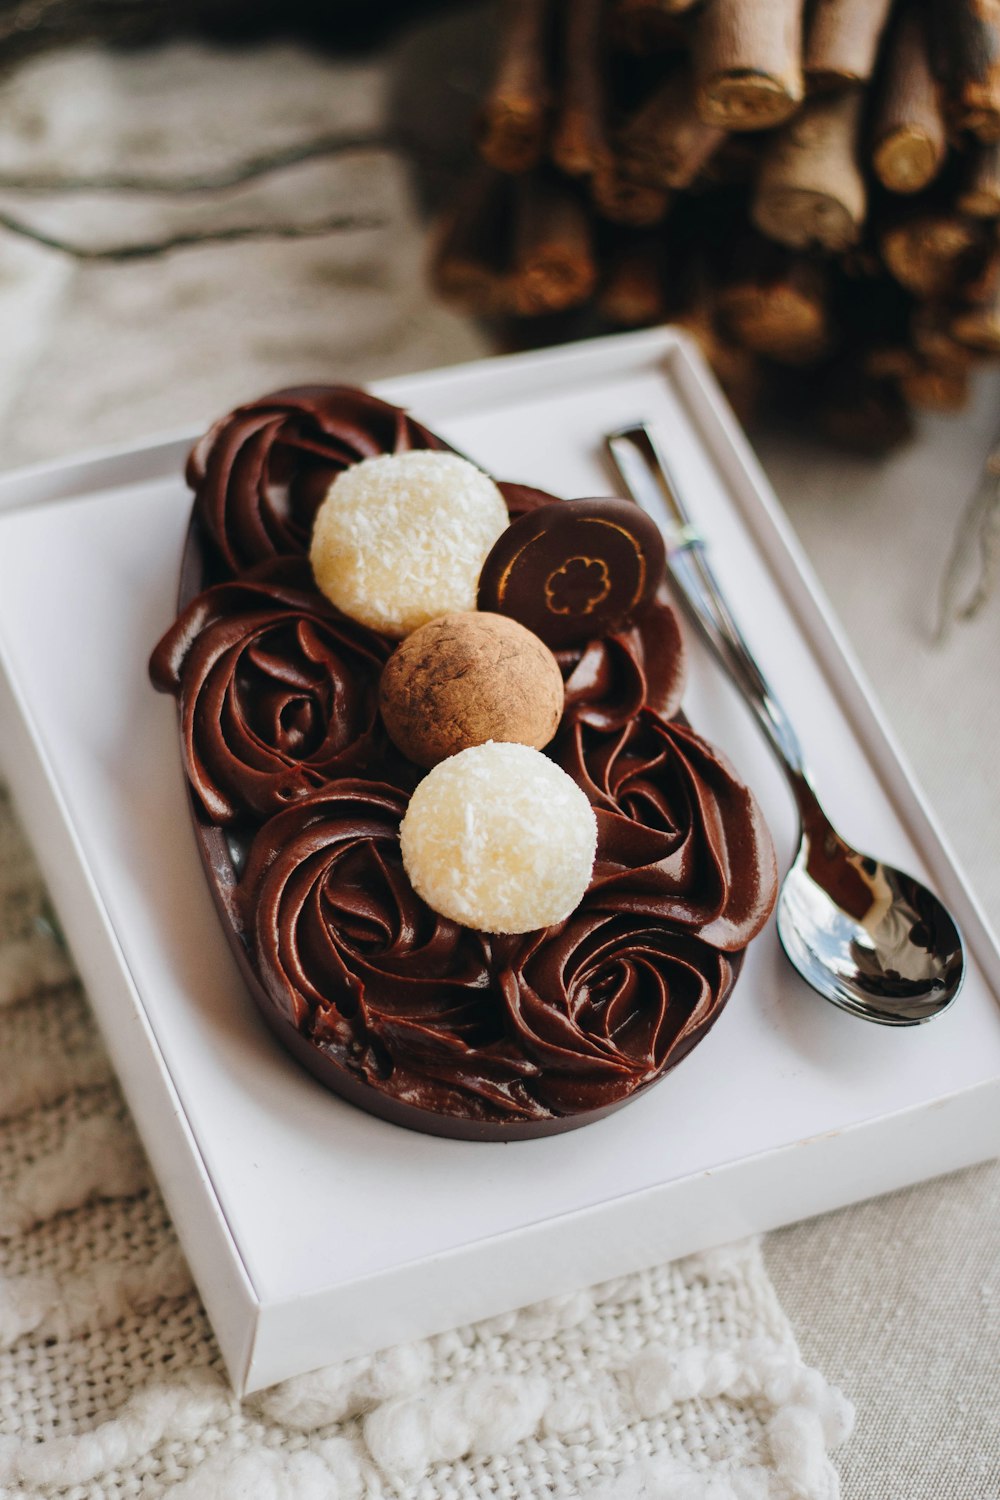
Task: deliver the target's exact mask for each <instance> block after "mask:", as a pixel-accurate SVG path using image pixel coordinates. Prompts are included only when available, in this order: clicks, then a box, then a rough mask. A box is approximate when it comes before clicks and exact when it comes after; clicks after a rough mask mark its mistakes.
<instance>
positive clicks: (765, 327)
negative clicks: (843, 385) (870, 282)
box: [716, 243, 833, 365]
mask: <svg viewBox="0 0 1000 1500" xmlns="http://www.w3.org/2000/svg"><path fill="white" fill-rule="evenodd" d="M733 260H734V264H735V265H737V266H738V269H736V270H734V271H732V272H731V273H730V275H729V276H728V277H727V279H726V280H725V281H724V282H723V283H722V285H721V286H720V287H719V290H718V293H717V298H716V302H717V307H718V313H719V320H720V323H721V324H722V327H723V328H724V329H726V330H728V332H729V333H730V334H731V335H732V336H733V338H734V339H735V340H736V342H737V343H739V344H743V345H745V347H746V348H748V349H752V350H754V352H755V353H757V354H764V355H766V356H767V357H768V358H769V359H774V360H777V361H779V363H781V364H789V365H810V364H816V363H817V362H818V361H819V360H821V359H823V358H825V357H826V356H828V355H829V353H830V351H831V349H832V347H833V330H832V327H831V321H830V288H829V275H828V273H827V269H826V266H825V265H823V264H820V263H818V262H816V261H813V260H806V259H804V258H803V257H802V256H799V255H791V254H789V252H788V251H785V250H780V249H778V248H777V247H776V246H773V245H770V244H767V243H765V244H763V245H760V244H753V245H750V246H748V247H745V246H740V247H739V248H738V250H737V252H736V253H735V254H734V257H733Z"/></svg>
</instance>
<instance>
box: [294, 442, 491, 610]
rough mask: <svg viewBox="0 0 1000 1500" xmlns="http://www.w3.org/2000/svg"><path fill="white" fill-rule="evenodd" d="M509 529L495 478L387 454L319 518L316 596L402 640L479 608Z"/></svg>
mask: <svg viewBox="0 0 1000 1500" xmlns="http://www.w3.org/2000/svg"><path fill="white" fill-rule="evenodd" d="M507 525H508V515H507V507H506V505H505V504H504V499H503V496H502V495H501V493H500V491H499V489H498V488H497V486H496V485H495V484H494V483H493V480H492V479H490V478H489V476H488V475H486V474H484V473H483V472H482V470H480V469H477V468H476V466H475V465H474V464H470V463H469V461H468V460H467V459H464V458H459V457H458V455H457V454H455V453H437V452H431V451H425V450H423V449H417V450H414V451H412V452H409V453H386V454H381V455H380V456H379V457H377V458H366V459H363V460H362V461H361V463H358V464H352V466H351V467H350V468H349V469H345V470H344V472H343V473H342V474H338V475H337V477H336V479H335V480H334V481H333V484H332V485H331V486H330V489H329V491H328V492H327V495H326V498H325V499H324V500H323V502H322V504H321V505H320V508H319V510H318V511H317V513H316V520H315V523H314V525H313V534H312V545H311V547H310V551H309V559H310V562H311V563H312V568H313V574H314V576H315V579H316V584H317V587H318V588H319V589H320V590H321V591H322V593H324V594H325V595H326V597H327V598H328V599H329V600H330V602H331V603H332V604H335V605H336V606H337V608H338V609H339V610H342V611H343V613H344V614H345V615H350V617H351V619H353V620H359V621H360V622H361V624H363V625H368V626H370V627H371V628H372V629H374V630H379V631H382V632H383V633H384V634H385V635H390V636H394V637H402V636H404V635H408V634H409V633H410V631H411V630H416V629H417V627H418V626H420V625H424V624H426V623H427V621H428V620H433V619H435V618H436V617H437V616H438V615H444V614H450V613H452V612H453V611H455V610H471V609H475V607H476V587H477V584H478V582H479V574H480V572H481V570H482V566H483V563H484V562H485V561H486V555H487V553H488V552H489V551H490V548H491V547H492V546H493V543H494V542H495V541H496V539H497V537H498V536H499V535H500V533H501V532H502V531H505V530H506V528H507Z"/></svg>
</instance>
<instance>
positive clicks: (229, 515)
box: [187, 386, 447, 573]
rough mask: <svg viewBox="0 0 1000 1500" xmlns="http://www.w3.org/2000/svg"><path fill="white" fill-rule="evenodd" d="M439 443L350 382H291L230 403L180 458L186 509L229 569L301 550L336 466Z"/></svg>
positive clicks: (235, 570)
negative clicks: (184, 460)
mask: <svg viewBox="0 0 1000 1500" xmlns="http://www.w3.org/2000/svg"><path fill="white" fill-rule="evenodd" d="M446 447H447V444H446V443H444V442H442V440H441V439H440V438H438V437H436V436H435V435H434V433H432V432H431V431H429V429H428V428H426V427H424V426H422V424H421V423H420V422H415V421H414V420H413V418H412V417H410V416H408V415H407V413H406V412H404V411H402V410H400V408H399V407H396V406H390V405H389V404H388V403H387V402H385V401H380V400H379V399H378V397H377V396H372V395H369V393H368V392H367V391H361V390H355V389H353V388H352V387H349V386H296V387H293V388H291V389H289V390H283V391H274V392H273V393H272V394H271V395H268V396H263V397H262V398H261V399H260V400H259V401H250V402H248V403H247V404H246V405H245V406H239V407H237V408H236V410H235V411H234V412H231V413H230V414H229V416H226V417H223V418H222V420H221V421H219V422H216V423H215V425H214V426H213V427H211V428H210V429H209V431H208V432H207V433H206V434H205V436H204V437H203V438H202V439H201V441H200V442H198V443H196V444H195V446H194V448H193V449H192V451H191V456H190V458H189V459H188V464H187V481H188V484H189V485H190V486H191V488H192V489H193V490H194V492H195V513H196V515H197V516H198V518H199V520H200V521H201V524H202V526H203V527H204V529H205V532H206V533H207V535H208V536H209V537H210V538H211V540H212V542H213V543H214V545H215V548H216V550H217V552H218V555H219V557H220V558H221V560H222V561H223V563H224V564H225V566H226V567H227V568H228V570H229V571H230V572H231V573H241V572H243V571H245V570H246V569H247V568H250V567H252V566H253V565H254V564H256V563H259V562H262V561H265V560H266V559H268V558H272V557H284V556H288V555H297V554H301V553H303V552H305V551H306V548H307V547H308V544H309V534H310V531H311V528H312V521H313V517H314V515H315V513H316V509H317V507H318V506H319V503H320V501H321V500H322V499H323V496H324V495H325V494H326V492H327V490H328V489H329V487H330V485H331V483H332V482H333V480H334V479H335V478H336V476H337V475H338V474H339V473H340V472H341V470H342V469H345V468H347V466H348V465H349V464H353V463H357V462H358V461H359V459H363V458H373V457H375V456H376V455H377V454H380V453H402V452H406V451H407V450H409V449H411V448H442V449H443V448H446Z"/></svg>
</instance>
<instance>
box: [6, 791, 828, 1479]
mask: <svg viewBox="0 0 1000 1500" xmlns="http://www.w3.org/2000/svg"><path fill="white" fill-rule="evenodd" d="M45 910H46V908H45V892H44V888H43V886H42V884H41V881H40V879H39V877H38V875H37V872H36V871H35V868H34V865H33V863H32V861H31V858H30V855H29V853H28V850H27V849H26V847H25V846H24V843H23V841H22V840H21V838H20V835H19V833H18V831H17V828H16V825H15V823H14V821H13V818H12V815H11V810H10V806H9V803H8V800H7V798H6V795H4V794H2V793H0V1058H2V1060H3V1061H2V1068H0V1494H2V1495H3V1496H4V1497H5V1500H26V1497H28V1496H31V1497H41V1496H46V1497H49V1496H52V1497H54V1496H60V1497H66V1500H98V1497H100V1500H124V1497H126V1496H143V1497H149V1500H155V1497H158V1496H170V1497H171V1500H202V1497H205V1500H238V1497H240V1500H242V1497H250V1496H252V1497H254V1500H272V1497H273V1500H279V1497H281V1500H284V1497H288V1500H348V1497H362V1496H383V1495H384V1496H387V1497H399V1500H402V1497H412V1500H472V1497H476V1500H504V1497H508V1496H509V1497H514V1496H518V1497H520V1496H553V1497H556V1496H567V1497H568V1496H578V1495H579V1496H589V1497H593V1500H638V1497H639V1496H643V1497H646V1500H657V1497H661V1496H662V1497H663V1500H668V1497H669V1500H785V1497H788V1500H792V1497H797V1500H833V1497H834V1496H836V1495H837V1494H838V1493H839V1490H838V1484H837V1477H836V1474H835V1472H834V1470H833V1467H832V1465H831V1464H830V1462H829V1460H828V1458H827V1450H828V1449H829V1448H832V1447H834V1446H835V1445H836V1444H838V1443H839V1442H841V1441H842V1440H843V1439H844V1438H845V1437H846V1436H847V1434H848V1433H849V1431H850V1429H851V1425H852V1421H853V1413H852V1410H851V1407H850V1404H849V1403H848V1402H847V1401H846V1400H845V1398H844V1397H843V1396H842V1395H841V1394H840V1393H839V1392H838V1391H836V1390H834V1389H832V1388H831V1387H830V1386H829V1385H828V1384H827V1382H826V1381H825V1380H824V1379H823V1377H822V1376H821V1375H820V1374H819V1373H818V1372H817V1371H815V1370H811V1369H808V1368H807V1367H806V1366H804V1365H803V1363H802V1361H801V1359H800V1357H799V1354H798V1350H797V1348H796V1345H795V1341H794V1339H793V1337H792V1334H791V1330H790V1327H789V1324H788V1322H787V1320H786V1318H785V1316H784V1314H783V1313H782V1311H781V1308H780V1307H779V1305H778V1302H777V1299H776V1298H775V1296H774V1293H773V1290H772V1288H771V1285H770V1282H769V1280H768V1278H767V1275H766V1273H765V1271H764V1269H763V1265H762V1263H761V1259H760V1254H759V1248H758V1245H757V1243H756V1242H755V1241H748V1242H745V1243H743V1244H739V1245H734V1246H731V1247H729V1248H727V1249H724V1250H718V1251H712V1252H709V1253H707V1254H704V1255H696V1256H692V1257H690V1258H689V1259H687V1260H683V1261H677V1262H674V1263H673V1264H670V1265H665V1266H658V1267H657V1268H656V1269H654V1270H652V1271H648V1272H645V1273H643V1274H642V1275H637V1276H629V1277H625V1278H624V1279H622V1280H620V1281H613V1282H608V1283H606V1284H605V1285H603V1286H598V1287H594V1288H592V1289H591V1290H589V1291H585V1292H578V1293H573V1294H572V1295H569V1296H566V1297H562V1298H557V1299H554V1300H552V1301H550V1302H545V1303H541V1304H539V1305H538V1306H535V1307H529V1308H525V1309H523V1310H522V1311H520V1312H517V1313H512V1314H510V1315H509V1316H506V1317H501V1318H492V1319H490V1320H489V1321H487V1322H485V1323H479V1324H477V1325H475V1326H474V1327H469V1328H461V1329H458V1330H456V1331H455V1332H453V1333H447V1334H444V1335H442V1336H440V1337H438V1338H434V1339H428V1340H426V1341H425V1342H423V1343H419V1344H410V1345H405V1346H402V1347H400V1348H396V1349H389V1350H385V1351H383V1352H382V1353H380V1354H377V1355H375V1356H373V1357H371V1358H368V1359H357V1360H351V1361H350V1362H348V1363H346V1364H341V1365H333V1366H331V1367H329V1368H328V1369H325V1370H321V1371H318V1372H316V1373H315V1374H312V1375H305V1376H302V1377H300V1378H298V1379H296V1380H290V1381H286V1382H285V1383H284V1384H282V1385H279V1386H275V1387H274V1388H272V1389H271V1390H269V1391H266V1392H264V1393H263V1394H261V1395H257V1396H253V1397H250V1398H248V1399H247V1400H245V1401H243V1402H242V1403H240V1402H239V1401H237V1399H236V1398H235V1396H234V1395H233V1394H232V1392H231V1390H230V1388H229V1386H228V1384H227V1381H226V1378H225V1374H224V1372H223V1369H222V1366H221V1363H220V1358H219V1354H218V1350H217V1348H216V1346H215V1342H214V1340H213V1337H212V1333H211V1330H210V1328H209V1326H208V1323H207V1321H206V1318H205V1314H204V1312H203V1310H202V1308H201V1305H200V1302H199V1300H198V1295H197V1293H196V1291H195V1290H194V1288H193V1286H192V1284H191V1280H190V1276H189V1274H188V1270H187V1267H186V1265H185V1262H184V1257H183V1255H182V1253H181V1251H180V1248H179V1246H178V1244H177V1241H176V1239H175V1237H174V1234H173V1230H172V1228H171V1226H170V1222H169V1219H168V1217H167V1214H166V1211H165V1209H164V1206H163V1203H162V1201H161V1200H160V1197H159V1195H158V1193H157V1191H156V1188H155V1186H154V1185H153V1183H152V1181H151V1180H150V1177H149V1174H148V1171H147V1168H146V1166H145V1163H144V1161H143V1158H142V1154H141V1151H140V1149H139V1146H138V1143H137V1141H136V1138H135V1134H134V1132H133V1128H132V1125H131V1122H130V1120H129V1118H128V1114H127V1111H126V1109H125V1106H124V1104H123V1102H122V1099H121V1096H120V1094H119V1092H118V1089H117V1087H116V1085H115V1082H114V1080H113V1079H112V1077H111V1076H110V1073H109V1068H108V1063H107V1060H106V1057H105V1055H104V1051H103V1049H102V1046H101V1043H100V1039H99V1037H98V1036H97V1034H96V1031H95V1028H94V1024H93V1022H92V1020H91V1017H90V1012H89V1009H88V1006H87V1002H86V998H85V996H84V994H83V991H82V989H81V987H80V985H79V982H78V981H77V980H76V978H75V976H74V974H73V972H72V969H71V967H70V965H69V962H68V960H67V959H66V958H65V957H64V955H63V953H62V951H61V949H60V947H59V944H58V941H57V938H56V936H55V935H54V933H53V930H52V927H51V925H50V923H49V922H48V920H47V919H46V916H45Z"/></svg>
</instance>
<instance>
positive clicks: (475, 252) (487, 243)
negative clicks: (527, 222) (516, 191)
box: [430, 165, 511, 317]
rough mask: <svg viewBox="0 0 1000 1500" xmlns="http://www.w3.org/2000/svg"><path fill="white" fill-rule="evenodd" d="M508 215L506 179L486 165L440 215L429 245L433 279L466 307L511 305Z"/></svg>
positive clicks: (481, 311)
mask: <svg viewBox="0 0 1000 1500" xmlns="http://www.w3.org/2000/svg"><path fill="white" fill-rule="evenodd" d="M510 214H511V203H510V187H509V182H508V180H507V179H506V178H505V177H503V176H501V174H500V173H499V172H497V171H496V170H495V169H494V168H492V167H487V166H485V165H482V166H480V167H479V168H478V169H477V170H476V171H475V172H474V173H473V175H472V177H471V178H470V179H469V180H468V181H467V182H465V183H463V184H462V186H461V188H460V189H459V192H458V193H457V195H456V197H455V200H454V203H453V205H452V207H451V210H450V211H449V213H448V214H447V215H446V216H445V218H444V219H443V220H442V223H441V225H440V228H439V230H438V234H437V238H436V242H435V243H434V245H433V247H432V250H431V260H430V277H431V284H432V285H433V286H434V288H435V290H436V291H437V292H438V293H439V294H440V295H441V296H442V297H444V298H445V299H446V300H447V301H449V302H453V303H454V304H455V305H456V306H458V307H460V308H462V309H463V310H464V311H466V312H469V313H473V314H475V315H477V316H480V317H490V316H494V315H498V314H500V313H502V312H504V311H505V310H506V308H507V303H508V289H507V280H508V278H507V258H508V255H509V253H510V238H511V235H510Z"/></svg>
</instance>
